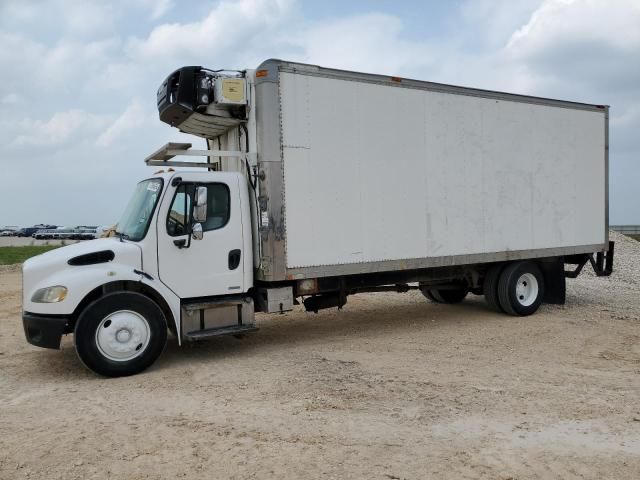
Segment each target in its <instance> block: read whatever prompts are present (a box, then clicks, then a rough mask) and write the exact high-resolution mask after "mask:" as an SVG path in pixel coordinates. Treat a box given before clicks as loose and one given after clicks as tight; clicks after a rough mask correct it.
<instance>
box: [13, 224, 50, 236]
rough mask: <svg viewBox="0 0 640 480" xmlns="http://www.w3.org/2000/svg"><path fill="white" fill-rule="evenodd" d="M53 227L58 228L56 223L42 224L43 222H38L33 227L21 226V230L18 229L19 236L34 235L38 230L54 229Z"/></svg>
mask: <svg viewBox="0 0 640 480" xmlns="http://www.w3.org/2000/svg"><path fill="white" fill-rule="evenodd" d="M53 228H58V227H57V226H56V225H47V224H42V223H41V224H38V225H34V226H33V227H24V228H21V229H20V230H18V236H19V237H34V234H35V233H36V232H37V231H38V230H45V229H53ZM34 238H35V237H34Z"/></svg>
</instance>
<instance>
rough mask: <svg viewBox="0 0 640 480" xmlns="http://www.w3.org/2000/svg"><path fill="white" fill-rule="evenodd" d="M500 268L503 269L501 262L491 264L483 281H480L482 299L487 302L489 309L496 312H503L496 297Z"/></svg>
mask: <svg viewBox="0 0 640 480" xmlns="http://www.w3.org/2000/svg"><path fill="white" fill-rule="evenodd" d="M502 270H504V264H502V263H498V264H496V265H493V266H491V267H490V268H489V270H487V273H486V275H485V276H484V281H483V282H482V291H483V294H484V301H485V302H487V305H488V306H489V308H490V309H491V310H493V311H494V312H498V313H504V310H503V308H502V307H501V306H500V300H499V298H498V280H500V274H501V273H502Z"/></svg>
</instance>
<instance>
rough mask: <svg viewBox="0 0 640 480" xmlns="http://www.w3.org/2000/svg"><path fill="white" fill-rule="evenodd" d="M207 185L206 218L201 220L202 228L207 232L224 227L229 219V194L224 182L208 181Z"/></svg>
mask: <svg viewBox="0 0 640 480" xmlns="http://www.w3.org/2000/svg"><path fill="white" fill-rule="evenodd" d="M204 186H206V187H207V220H206V221H205V222H202V230H203V231H204V232H208V231H210V230H217V229H219V228H222V227H224V226H225V225H226V224H227V222H228V221H229V215H230V214H231V209H230V205H229V204H230V203H231V202H230V200H231V198H230V194H229V187H227V186H226V185H225V184H224V183H210V184H208V185H204Z"/></svg>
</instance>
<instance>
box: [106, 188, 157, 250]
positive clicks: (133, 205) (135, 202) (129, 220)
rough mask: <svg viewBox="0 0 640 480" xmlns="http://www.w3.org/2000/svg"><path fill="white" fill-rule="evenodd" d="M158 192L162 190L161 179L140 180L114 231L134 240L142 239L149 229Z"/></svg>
mask: <svg viewBox="0 0 640 480" xmlns="http://www.w3.org/2000/svg"><path fill="white" fill-rule="evenodd" d="M160 192H162V179H160V178H152V179H149V180H144V181H142V182H140V183H139V184H138V185H137V186H136V190H135V192H133V197H131V200H129V204H128V205H127V208H126V209H125V210H124V213H123V215H122V218H121V219H120V221H119V222H118V226H117V228H116V233H118V234H121V235H122V236H123V237H124V238H126V239H128V240H133V241H134V242H138V241H140V240H142V239H143V238H144V236H145V235H146V234H147V230H148V229H149V222H151V217H152V216H153V210H154V209H155V208H156V203H158V198H159V197H160Z"/></svg>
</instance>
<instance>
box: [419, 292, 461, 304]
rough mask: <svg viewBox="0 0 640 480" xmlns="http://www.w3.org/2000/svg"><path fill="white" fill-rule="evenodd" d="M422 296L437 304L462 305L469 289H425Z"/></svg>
mask: <svg viewBox="0 0 640 480" xmlns="http://www.w3.org/2000/svg"><path fill="white" fill-rule="evenodd" d="M421 291H422V294H423V295H424V296H425V297H427V298H428V299H429V300H431V301H433V302H436V303H449V304H451V303H460V302H461V301H462V300H464V299H465V297H466V296H467V294H468V293H469V290H468V289H467V288H452V289H438V288H423V289H421Z"/></svg>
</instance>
